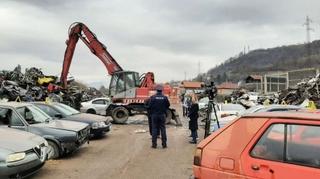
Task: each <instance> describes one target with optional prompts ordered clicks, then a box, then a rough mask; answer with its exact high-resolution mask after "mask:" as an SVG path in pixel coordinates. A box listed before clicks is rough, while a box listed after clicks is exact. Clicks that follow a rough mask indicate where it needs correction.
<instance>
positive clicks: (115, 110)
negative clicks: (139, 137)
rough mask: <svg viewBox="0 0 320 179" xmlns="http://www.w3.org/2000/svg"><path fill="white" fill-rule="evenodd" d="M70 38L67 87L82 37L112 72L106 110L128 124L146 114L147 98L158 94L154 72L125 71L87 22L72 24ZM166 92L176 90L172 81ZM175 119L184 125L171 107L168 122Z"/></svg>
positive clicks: (64, 72) (66, 59)
mask: <svg viewBox="0 0 320 179" xmlns="http://www.w3.org/2000/svg"><path fill="white" fill-rule="evenodd" d="M68 34H69V38H68V40H67V41H66V44H67V48H66V50H65V54H64V61H63V67H62V72H61V77H60V80H61V84H62V87H63V88H66V87H67V85H68V84H67V77H68V73H69V69H70V65H71V62H72V58H73V54H74V51H75V48H76V45H77V42H78V40H79V39H81V40H82V41H83V43H84V44H85V45H86V46H87V47H88V48H89V49H90V51H91V52H92V53H93V54H94V55H95V56H96V57H98V58H99V59H100V61H101V62H102V63H103V65H104V66H105V68H106V70H107V72H108V75H110V76H111V80H110V85H109V95H110V97H111V99H112V104H110V105H109V107H108V108H107V111H106V115H107V116H111V117H112V118H113V121H114V122H115V123H119V124H124V123H126V121H127V120H128V117H129V116H133V115H136V114H145V113H146V107H145V105H144V102H145V100H146V99H148V98H149V97H150V96H151V95H153V94H155V86H156V84H155V82H154V81H155V80H154V73H153V72H147V73H144V74H142V75H139V73H138V72H135V71H125V70H123V68H122V67H121V66H120V65H119V64H118V63H117V61H116V60H115V59H114V58H113V57H112V56H111V54H110V53H109V52H108V51H107V48H106V46H105V45H104V44H102V43H101V42H100V41H99V40H98V38H97V37H96V35H95V34H94V33H93V32H92V31H91V30H90V29H89V28H88V27H87V26H86V25H85V24H83V23H81V22H75V23H73V24H71V26H70V27H69V31H68ZM163 93H164V95H166V96H168V97H170V96H171V95H172V93H173V90H172V88H171V86H170V85H163ZM169 99H170V98H169ZM172 119H173V120H175V122H176V125H181V121H180V119H179V116H178V115H177V113H176V111H175V109H171V108H170V109H169V110H168V111H167V118H166V122H167V123H169V122H170V121H171V120H172Z"/></svg>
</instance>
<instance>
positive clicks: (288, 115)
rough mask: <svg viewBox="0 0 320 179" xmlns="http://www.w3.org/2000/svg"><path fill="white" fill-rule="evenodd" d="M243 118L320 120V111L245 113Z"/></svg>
mask: <svg viewBox="0 0 320 179" xmlns="http://www.w3.org/2000/svg"><path fill="white" fill-rule="evenodd" d="M241 118H281V119H300V120H317V121H320V113H319V111H318V112H317V111H297V112H296V111H290V112H257V113H251V114H245V115H243V116H241Z"/></svg>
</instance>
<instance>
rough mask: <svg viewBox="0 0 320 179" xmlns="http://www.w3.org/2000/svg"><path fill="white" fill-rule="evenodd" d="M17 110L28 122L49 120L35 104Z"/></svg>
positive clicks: (34, 122)
mask: <svg viewBox="0 0 320 179" xmlns="http://www.w3.org/2000/svg"><path fill="white" fill-rule="evenodd" d="M17 112H18V113H19V114H20V115H21V116H22V117H23V118H24V119H25V120H26V121H27V122H28V123H29V124H36V123H44V122H48V121H50V120H51V117H50V116H48V115H47V114H46V113H44V112H43V111H41V110H40V109H39V108H37V107H36V106H33V105H30V106H24V107H19V108H17Z"/></svg>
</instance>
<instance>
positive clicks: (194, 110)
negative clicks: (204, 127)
mask: <svg viewBox="0 0 320 179" xmlns="http://www.w3.org/2000/svg"><path fill="white" fill-rule="evenodd" d="M198 112H199V105H198V100H197V97H196V96H195V95H192V97H191V106H190V109H189V113H188V117H189V118H190V121H189V129H190V131H191V137H192V140H191V141H189V142H190V143H192V144H196V143H197V137H198V132H197V130H198V117H199V114H198Z"/></svg>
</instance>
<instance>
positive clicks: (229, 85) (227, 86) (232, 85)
mask: <svg viewBox="0 0 320 179" xmlns="http://www.w3.org/2000/svg"><path fill="white" fill-rule="evenodd" d="M238 87H239V86H238V84H235V83H231V82H225V83H222V84H220V85H218V86H217V88H218V89H237V88H238Z"/></svg>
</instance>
